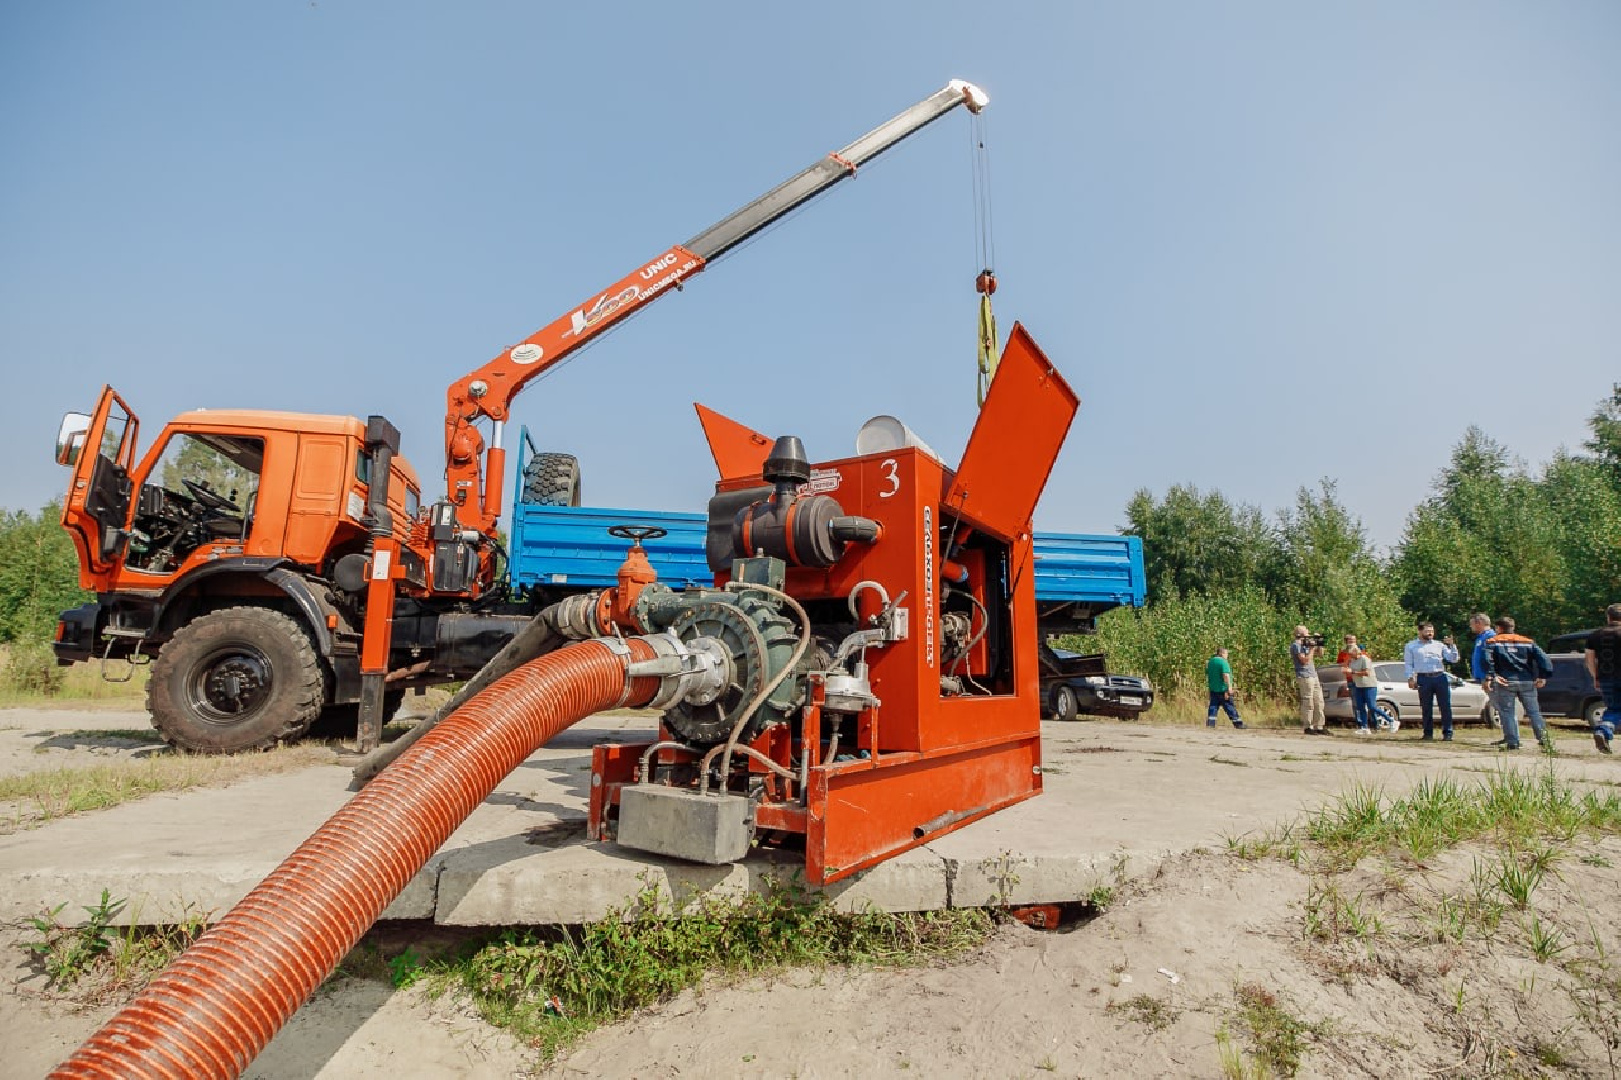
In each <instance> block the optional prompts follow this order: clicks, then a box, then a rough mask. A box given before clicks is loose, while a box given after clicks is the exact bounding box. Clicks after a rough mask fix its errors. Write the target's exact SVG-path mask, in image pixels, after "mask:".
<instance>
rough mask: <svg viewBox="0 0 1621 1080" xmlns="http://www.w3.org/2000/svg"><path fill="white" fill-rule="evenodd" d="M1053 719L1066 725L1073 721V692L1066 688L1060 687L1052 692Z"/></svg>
mask: <svg viewBox="0 0 1621 1080" xmlns="http://www.w3.org/2000/svg"><path fill="white" fill-rule="evenodd" d="M1053 718H1054V719H1055V720H1063V721H1065V722H1066V723H1067V722H1068V721H1070V720H1073V719H1075V691H1074V690H1073V689H1071V688H1070V687H1068V686H1060V687H1059V688H1058V689H1056V690H1054V691H1053Z"/></svg>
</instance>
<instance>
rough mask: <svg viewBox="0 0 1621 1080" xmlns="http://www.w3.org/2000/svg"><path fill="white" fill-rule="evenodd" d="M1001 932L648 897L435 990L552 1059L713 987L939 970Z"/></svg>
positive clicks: (512, 937)
mask: <svg viewBox="0 0 1621 1080" xmlns="http://www.w3.org/2000/svg"><path fill="white" fill-rule="evenodd" d="M994 927H995V922H994V921H993V919H992V917H991V915H990V914H988V913H987V912H985V911H982V910H978V909H950V910H944V911H930V912H907V913H888V912H875V911H870V912H861V913H845V912H839V911H835V910H834V909H833V908H832V907H830V906H829V905H828V904H827V903H826V902H824V901H821V900H814V901H807V900H805V899H804V898H803V897H800V896H797V895H795V894H794V893H793V892H792V891H791V890H789V889H788V888H786V887H782V886H774V887H772V888H770V889H768V890H767V891H766V892H764V893H753V894H750V895H749V896H747V897H745V898H743V899H742V900H741V901H732V900H728V899H715V898H707V897H706V898H703V899H700V900H698V901H697V902H695V903H694V904H693V905H691V906H689V907H688V908H687V909H686V910H684V911H680V912H676V911H673V910H671V909H670V907H669V906H668V905H667V904H665V903H664V902H663V901H662V900H661V898H660V897H659V896H658V894H657V892H656V891H655V890H653V889H652V888H651V887H650V888H648V889H646V890H644V891H643V893H642V895H641V896H640V897H638V898H637V899H636V901H635V902H633V903H632V904H631V905H630V907H629V908H628V909H626V910H623V911H615V912H610V913H609V915H608V916H607V917H606V918H603V919H601V920H599V921H597V922H592V923H587V924H585V925H583V926H579V927H570V928H562V929H558V930H556V931H553V932H551V933H539V932H536V931H533V930H509V931H506V932H504V933H502V934H501V935H499V936H498V937H497V938H496V939H494V940H492V941H489V942H487V943H485V944H483V945H482V947H479V948H478V949H477V951H476V952H474V953H473V954H472V955H471V956H468V957H466V958H465V959H463V960H460V961H457V962H453V963H450V964H445V965H442V966H440V967H439V968H438V969H437V970H436V971H435V972H434V973H433V975H432V976H431V981H430V988H431V989H433V990H435V991H438V992H442V991H444V990H446V989H450V988H455V989H459V990H460V991H462V992H465V993H466V994H467V995H468V996H469V997H470V998H471V999H472V1001H473V1002H474V1004H475V1005H476V1006H477V1007H478V1009H479V1011H480V1012H481V1013H482V1014H483V1016H484V1017H485V1019H487V1020H489V1021H490V1022H491V1023H494V1024H497V1025H500V1026H502V1027H506V1028H509V1029H511V1030H513V1031H514V1032H515V1033H517V1034H518V1035H520V1036H522V1037H524V1038H527V1039H529V1040H530V1041H531V1042H532V1043H533V1044H534V1045H536V1046H538V1047H539V1048H540V1049H541V1050H542V1052H543V1053H545V1054H546V1055H547V1056H550V1055H552V1054H554V1053H555V1052H557V1051H558V1050H559V1049H561V1048H562V1047H564V1046H566V1045H568V1044H569V1043H570V1042H571V1041H573V1040H574V1039H575V1038H577V1037H579V1036H580V1035H582V1034H584V1033H585V1032H587V1031H589V1030H591V1029H592V1028H594V1027H596V1026H598V1025H599V1024H604V1023H608V1022H610V1021H613V1020H616V1019H619V1018H621V1017H623V1016H625V1015H627V1014H628V1013H630V1012H632V1011H634V1010H636V1009H639V1008H644V1007H647V1006H649V1005H653V1004H656V1003H658V1002H660V1001H665V1000H668V999H669V998H672V997H674V996H675V995H676V994H678V993H680V992H681V991H682V990H685V989H687V988H689V987H693V986H697V985H699V984H701V983H702V982H703V981H704V980H705V979H706V978H708V977H710V976H713V975H721V976H727V975H747V974H755V973H759V972H763V971H771V970H778V969H781V968H786V967H800V966H808V967H820V966H829V965H861V964H870V965H884V966H891V965H905V964H915V963H919V962H927V961H933V960H939V959H944V958H948V957H952V956H955V955H958V954H960V953H963V952H965V951H967V950H968V949H971V948H973V947H975V946H977V945H979V944H981V943H982V942H984V941H985V940H986V938H987V937H988V936H989V935H990V933H991V931H992V930H993V929H994Z"/></svg>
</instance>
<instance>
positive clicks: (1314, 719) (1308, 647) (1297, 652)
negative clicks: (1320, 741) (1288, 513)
mask: <svg viewBox="0 0 1621 1080" xmlns="http://www.w3.org/2000/svg"><path fill="white" fill-rule="evenodd" d="M1326 640H1327V639H1326V638H1325V637H1324V636H1323V635H1322V634H1314V633H1312V632H1311V631H1310V630H1308V629H1306V628H1305V627H1304V626H1297V627H1295V640H1294V644H1293V645H1290V646H1289V658H1290V659H1291V660H1293V661H1294V664H1295V688H1296V689H1297V690H1299V691H1300V723H1301V726H1302V727H1304V728H1305V731H1306V734H1307V735H1327V734H1328V717H1327V714H1326V713H1325V712H1324V711H1323V684H1322V682H1321V681H1320V680H1319V679H1318V678H1317V658H1318V657H1319V656H1321V655H1323V642H1324V641H1326Z"/></svg>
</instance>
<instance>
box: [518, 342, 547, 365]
mask: <svg viewBox="0 0 1621 1080" xmlns="http://www.w3.org/2000/svg"><path fill="white" fill-rule="evenodd" d="M540 357H541V348H540V346H539V345H532V344H524V345H517V346H514V347H513V349H512V362H513V363H514V364H533V363H534V362H535V361H536V360H539V359H540Z"/></svg>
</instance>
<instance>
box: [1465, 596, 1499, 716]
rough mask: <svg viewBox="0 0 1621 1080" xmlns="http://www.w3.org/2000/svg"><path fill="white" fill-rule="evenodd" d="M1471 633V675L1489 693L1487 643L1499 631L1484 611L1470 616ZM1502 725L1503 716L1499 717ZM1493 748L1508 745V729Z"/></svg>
mask: <svg viewBox="0 0 1621 1080" xmlns="http://www.w3.org/2000/svg"><path fill="white" fill-rule="evenodd" d="M1469 631H1470V633H1472V634H1474V635H1475V651H1474V652H1472V653H1470V654H1469V674H1470V675H1472V676H1474V679H1475V681H1476V682H1478V683H1479V684H1480V685H1481V687H1482V688H1483V689H1485V690H1486V691H1487V692H1488V693H1489V692H1490V691H1491V687H1489V686H1487V685H1486V668H1485V662H1486V661H1485V652H1486V642H1488V641H1490V640H1491V639H1492V637H1493V636H1494V635H1495V634H1496V633H1497V631H1495V630H1493V629H1492V619H1491V616H1490V615H1487V614H1486V613H1485V612H1484V611H1477V612H1475V613H1474V614H1473V615H1471V616H1469ZM1497 719H1498V723H1499V725H1501V723H1502V719H1503V718H1502V716H1501V715H1499V716H1498V718H1497ZM1492 745H1493V746H1507V745H1508V729H1507V728H1503V737H1502V738H1501V739H1498V740H1497V741H1496V742H1494V743H1492Z"/></svg>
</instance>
